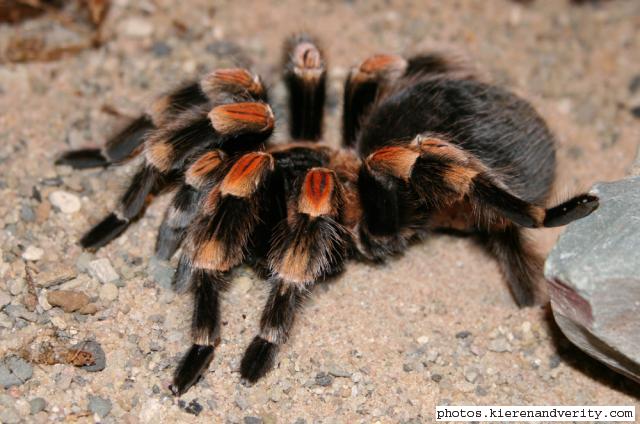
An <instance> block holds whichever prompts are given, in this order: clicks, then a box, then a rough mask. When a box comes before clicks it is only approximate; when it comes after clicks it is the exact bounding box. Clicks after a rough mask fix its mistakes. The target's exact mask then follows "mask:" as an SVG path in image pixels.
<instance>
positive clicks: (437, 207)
mask: <svg viewBox="0 0 640 424" xmlns="http://www.w3.org/2000/svg"><path fill="white" fill-rule="evenodd" d="M359 190H360V195H361V197H362V198H363V209H364V222H363V225H362V227H361V231H363V233H362V234H361V241H362V242H363V245H364V246H365V248H366V251H367V252H368V255H369V256H370V257H373V258H377V257H380V256H384V254H386V253H389V252H393V250H392V249H393V248H394V247H396V249H398V250H402V249H404V247H405V246H403V245H401V244H400V246H399V247H397V245H398V243H399V242H397V241H396V246H394V245H393V244H392V243H391V241H390V240H389V238H390V237H392V236H393V235H394V234H402V230H403V229H411V228H412V227H415V226H416V222H415V220H416V219H420V218H421V216H420V215H421V214H424V216H425V217H428V216H430V215H433V214H436V213H437V212H439V211H441V210H446V209H447V208H449V207H450V206H451V205H452V204H455V205H456V207H457V208H465V205H467V206H466V208H468V209H469V210H470V211H471V213H470V214H468V219H469V222H468V223H467V225H468V226H469V227H471V228H473V229H475V230H476V231H477V232H479V233H480V234H481V235H482V238H483V240H485V244H486V245H487V247H488V248H489V250H490V251H491V252H492V253H493V254H494V255H495V256H496V257H497V259H498V261H499V263H500V265H501V268H502V270H503V273H504V274H505V276H506V279H507V281H508V282H509V285H510V287H511V290H512V292H513V294H514V297H515V299H516V302H517V303H518V304H519V305H521V306H527V305H531V304H532V303H533V301H534V292H535V283H536V282H537V281H540V280H541V277H542V268H541V260H540V259H539V257H538V256H537V254H536V253H535V252H534V251H533V249H532V248H530V247H529V245H528V243H527V242H526V241H525V240H524V238H523V236H522V234H521V230H520V228H518V227H528V228H539V227H549V226H554V225H556V224H557V223H567V222H570V221H572V220H574V219H578V218H581V217H583V216H586V215H588V214H590V213H591V212H593V211H594V210H595V209H596V208H597V207H598V199H597V198H596V197H595V196H592V195H589V194H580V195H578V196H576V197H574V198H572V199H570V200H569V201H567V202H564V203H562V204H560V205H558V206H555V207H552V208H549V209H545V208H544V207H541V206H539V205H536V204H533V203H530V202H528V201H526V200H523V199H521V198H519V197H518V196H516V195H514V194H512V193H511V192H510V191H509V189H508V188H507V186H506V185H505V183H504V182H503V181H502V180H501V179H500V176H499V175H498V174H495V173H493V172H492V171H491V170H490V169H489V167H488V166H487V165H486V164H484V163H483V162H482V161H481V160H480V158H478V157H476V156H475V155H473V154H472V153H470V152H468V151H465V150H463V149H461V148H460V147H458V146H456V145H454V144H452V143H450V142H448V141H446V140H443V139H438V138H434V137H425V136H422V135H420V136H418V137H416V138H415V139H414V140H413V141H412V142H411V144H406V145H403V146H388V147H383V148H381V149H378V150H376V151H374V152H373V153H372V154H370V155H369V156H368V157H367V159H366V161H365V163H364V166H363V167H362V168H361V171H360V178H359ZM374 194H375V197H374ZM367 197H368V200H367ZM376 199H377V200H376ZM416 205H417V207H416ZM380 217H385V219H384V222H380V221H379V220H378V219H379V218H380ZM409 234H411V235H412V234H414V233H409ZM381 240H382V242H380V241H381ZM402 241H403V240H400V242H402ZM404 241H405V243H406V238H405V239H404ZM380 245H382V247H383V248H386V249H387V250H386V251H385V250H382V251H381V249H382V248H381V247H380Z"/></svg>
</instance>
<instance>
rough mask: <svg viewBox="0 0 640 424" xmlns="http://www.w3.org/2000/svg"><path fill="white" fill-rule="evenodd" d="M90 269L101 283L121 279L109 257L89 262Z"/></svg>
mask: <svg viewBox="0 0 640 424" xmlns="http://www.w3.org/2000/svg"><path fill="white" fill-rule="evenodd" d="M88 270H89V274H91V276H92V277H93V278H95V279H96V280H98V281H100V282H101V283H105V284H106V283H113V282H114V281H118V280H119V279H120V276H119V275H118V273H117V272H116V270H115V269H113V266H112V265H111V261H109V259H107V258H102V259H96V260H95V261H91V262H89V266H88Z"/></svg>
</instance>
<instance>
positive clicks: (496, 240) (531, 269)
mask: <svg viewBox="0 0 640 424" xmlns="http://www.w3.org/2000/svg"><path fill="white" fill-rule="evenodd" d="M479 238H480V241H481V242H482V244H484V246H485V247H486V248H487V250H488V251H489V252H490V253H491V254H492V255H493V256H494V257H495V258H496V259H497V260H498V265H499V266H500V270H501V271H502V273H503V275H504V277H505V279H506V280H507V284H509V288H510V290H511V293H512V295H513V297H514V299H515V301H516V303H517V305H518V306H519V307H525V306H533V305H534V304H535V301H536V289H537V287H538V286H537V284H538V283H539V282H540V281H541V280H542V265H543V262H544V261H543V259H542V257H541V256H540V255H539V254H538V253H537V252H536V251H535V250H534V248H533V246H531V244H530V243H529V241H528V240H527V239H526V237H525V235H524V234H523V233H522V229H520V228H518V227H516V226H515V225H507V226H506V227H505V228H503V229H494V230H491V231H486V230H479Z"/></svg>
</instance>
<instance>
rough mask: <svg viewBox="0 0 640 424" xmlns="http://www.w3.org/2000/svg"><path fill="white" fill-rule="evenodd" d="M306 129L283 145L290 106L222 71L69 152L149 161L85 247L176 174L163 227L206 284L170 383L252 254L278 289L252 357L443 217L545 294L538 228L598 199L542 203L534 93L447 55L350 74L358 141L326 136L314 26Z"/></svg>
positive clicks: (543, 178)
mask: <svg viewBox="0 0 640 424" xmlns="http://www.w3.org/2000/svg"><path fill="white" fill-rule="evenodd" d="M284 57H285V59H284V81H285V84H286V86H287V88H288V95H289V120H290V126H289V131H290V136H291V139H292V142H291V143H290V144H277V145H274V144H271V143H270V142H269V138H270V136H271V133H272V131H273V129H274V125H275V120H274V116H273V113H272V111H271V108H270V107H269V104H268V100H267V92H266V89H265V87H264V85H263V84H262V82H261V80H260V78H259V77H257V76H254V75H253V74H251V73H250V72H249V71H247V70H244V69H219V70H216V71H214V72H212V73H210V74H208V75H206V76H205V77H204V78H202V79H201V80H200V81H198V82H195V83H192V84H188V85H185V86H182V87H181V88H178V89H177V90H175V91H172V92H170V93H169V94H167V95H164V96H162V97H160V98H159V99H158V100H157V101H155V102H154V103H153V105H152V106H151V108H150V109H149V110H148V112H147V113H146V114H145V115H143V116H142V117H140V118H138V119H136V120H135V121H134V122H132V123H131V124H130V125H129V126H128V127H126V128H125V129H124V130H123V131H122V132H120V133H119V134H117V135H116V136H115V137H113V138H112V139H110V140H109V141H108V142H107V144H106V146H105V147H104V148H103V149H101V150H99V149H83V150H76V151H70V152H67V153H65V154H64V155H63V156H62V157H61V158H60V159H59V160H58V163H60V164H68V165H71V166H73V167H75V168H87V167H94V166H108V165H110V164H112V163H117V162H121V161H123V160H125V159H127V158H129V157H131V156H133V155H135V154H137V153H139V152H142V153H143V156H144V158H143V161H142V164H141V165H140V168H139V170H138V172H137V173H136V174H135V176H134V177H133V179H132V181H131V183H130V185H129V188H128V189H127V190H126V192H125V193H124V195H123V196H122V199H121V201H120V206H119V207H118V209H117V210H116V211H114V212H113V213H111V214H109V215H108V216H107V217H106V218H105V219H104V220H103V221H102V222H100V223H99V224H97V225H96V226H95V227H93V229H91V230H90V231H89V232H88V233H87V234H86V235H85V236H84V237H83V238H82V240H81V244H82V246H84V247H85V248H88V249H96V248H99V247H100V246H103V245H104V244H106V243H108V242H109V241H111V240H113V239H114V238H115V237H117V236H118V235H119V234H120V233H122V232H123V231H124V230H125V229H126V228H127V226H128V225H129V224H130V223H131V222H133V221H134V220H136V219H137V218H139V217H140V216H141V215H142V214H143V212H144V208H145V205H146V204H147V203H148V201H149V199H151V198H152V197H153V196H154V195H157V194H159V193H161V192H163V191H166V190H168V189H173V188H176V189H177V191H176V193H175V195H174V198H173V202H172V204H171V206H170V207H169V209H168V210H167V212H166V215H165V218H164V221H163V223H162V225H161V227H160V233H159V235H158V239H157V245H156V254H157V255H158V256H159V257H160V258H164V259H168V258H170V257H171V256H172V255H173V254H174V253H175V252H176V250H177V249H178V248H179V247H180V246H181V245H182V255H181V258H180V261H179V265H178V270H177V272H176V278H175V283H174V284H175V289H176V290H177V291H179V292H184V291H190V292H191V293H192V294H193V297H194V303H195V304H194V311H193V327H192V337H193V344H192V346H191V348H190V349H189V350H188V352H187V353H186V354H185V356H184V357H183V359H182V361H181V363H180V364H179V365H178V368H177V370H176V373H175V377H174V382H173V385H172V387H171V389H172V391H173V392H174V393H175V394H176V395H179V394H182V393H184V392H185V391H186V390H187V389H188V388H189V387H190V386H191V385H193V384H194V383H195V382H196V381H197V380H198V378H199V377H200V376H201V375H202V373H203V372H204V371H206V369H207V367H208V365H209V363H210V361H211V359H212V357H213V351H214V341H215V340H216V338H217V337H218V333H219V331H220V316H219V302H220V294H221V292H222V291H223V290H224V289H225V288H226V287H227V286H228V281H227V280H226V275H227V274H228V272H229V271H230V270H231V269H232V268H233V267H235V266H237V265H240V264H242V263H248V264H250V265H252V266H254V267H256V268H257V269H258V270H260V273H261V275H264V276H265V278H268V282H269V284H270V286H271V292H270V294H269V296H268V300H267V302H266V305H265V307H264V311H263V313H262V318H261V321H260V333H259V334H258V335H257V336H255V338H254V339H253V341H252V342H251V343H250V345H249V347H248V348H247V350H246V353H245V355H244V358H243V359H242V362H241V367H240V372H241V375H242V377H243V378H245V379H246V380H248V381H256V380H257V379H259V378H260V377H262V376H263V375H264V374H265V373H266V372H267V371H268V370H269V369H270V367H271V366H272V364H273V361H274V357H275V354H276V351H277V350H278V347H279V346H280V345H282V344H283V343H284V342H285V341H286V340H287V337H288V335H289V332H290V329H291V326H292V324H293V321H294V315H295V313H296V310H297V309H298V307H299V305H300V304H301V302H302V300H303V298H304V296H305V294H306V293H307V292H308V291H309V290H310V288H311V287H312V286H313V285H314V283H316V282H317V281H318V280H320V279H322V278H325V277H327V276H330V275H333V274H335V273H337V272H339V271H340V270H341V269H342V266H343V264H344V262H345V261H346V260H347V259H350V258H356V259H363V260H373V261H380V260H383V259H384V258H385V257H388V256H390V255H393V254H396V253H399V252H402V251H403V250H405V249H406V248H407V246H408V244H409V242H410V241H412V240H415V239H418V238H420V237H421V236H423V235H424V234H426V232H427V231H429V230H433V229H439V228H445V229H446V228H449V229H455V230H462V231H465V232H467V233H472V234H476V235H478V236H480V237H479V238H480V240H481V241H482V242H483V243H484V244H485V245H486V246H487V248H488V249H489V251H490V252H492V253H493V254H494V255H495V257H496V258H497V260H498V262H499V264H500V266H501V268H502V271H503V272H504V275H505V277H506V279H507V282H508V283H509V286H510V288H511V291H512V292H513V295H514V297H515V299H516V302H517V303H518V304H519V305H521V306H524V305H531V304H532V303H533V302H534V297H535V285H536V282H537V281H538V280H539V279H541V277H542V272H541V264H542V261H541V258H540V257H539V256H538V255H537V254H536V253H535V252H534V250H532V248H531V246H530V245H529V244H528V243H527V241H526V239H525V238H524V237H523V234H522V229H521V228H522V227H528V228H536V227H554V226H559V225H564V224H567V223H568V222H570V221H573V220H575V219H578V218H581V217H583V216H586V215H588V214H589V213H591V212H592V211H593V210H594V209H595V208H596V207H597V206H598V199H597V198H596V197H594V196H591V195H589V194H581V195H578V196H576V197H574V198H572V199H570V200H568V201H566V202H564V203H562V204H560V205H558V206H555V207H552V208H549V209H545V207H544V206H543V205H544V204H545V201H546V200H547V197H548V195H549V191H550V188H551V185H552V183H553V180H554V171H555V148H554V140H553V136H552V135H551V133H550V132H549V130H548V129H547V127H546V125H545V123H544V121H543V120H542V119H541V118H540V117H539V116H538V114H537V113H536V112H535V111H534V109H533V108H532V107H531V106H530V105H529V104H528V103H527V102H525V101H524V100H522V99H520V98H518V97H516V96H515V95H513V94H511V93H509V92H507V91H505V90H503V89H501V88H498V87H495V86H492V85H489V84H486V83H483V82H481V81H479V80H478V79H477V78H475V77H474V76H473V74H472V73H471V72H469V71H468V70H467V69H466V68H465V67H463V66H461V65H459V64H458V63H457V62H456V61H452V60H450V59H448V58H447V57H445V56H443V55H440V54H435V53H428V54H424V55H420V56H416V57H412V58H410V59H404V58H402V57H400V56H396V55H375V56H372V57H370V58H368V59H367V60H365V61H364V62H363V63H362V64H361V65H360V66H359V67H358V68H355V69H353V70H352V71H351V72H350V74H349V76H348V78H347V81H346V84H345V87H344V110H343V140H342V143H343V148H341V149H332V148H329V147H327V146H323V145H321V144H318V143H317V142H318V141H319V140H320V139H321V137H322V119H323V109H324V101H325V90H326V72H327V71H326V68H325V60H324V57H323V53H322V51H321V50H320V49H319V47H318V46H317V44H316V42H315V41H314V40H313V39H312V38H311V37H309V36H304V35H303V36H295V37H292V38H291V39H290V40H289V41H288V42H287V44H286V47H285V56H284Z"/></svg>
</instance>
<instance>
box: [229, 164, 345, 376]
mask: <svg viewBox="0 0 640 424" xmlns="http://www.w3.org/2000/svg"><path fill="white" fill-rule="evenodd" d="M341 207H342V188H341V186H340V183H339V182H338V180H337V178H336V175H335V174H334V173H333V171H330V170H328V169H325V168H313V169H311V170H310V171H308V172H307V174H306V176H305V178H304V181H303V183H302V185H301V187H300V188H299V190H296V193H294V194H293V195H292V196H291V198H290V202H289V212H288V217H287V219H285V220H283V221H282V222H281V223H280V225H279V227H278V228H277V229H276V233H275V235H274V237H273V239H272V242H273V245H272V248H271V251H270V253H269V262H270V268H271V272H272V275H273V277H272V278H271V280H270V283H271V293H270V294H269V298H268V300H267V303H266V305H265V307H264V310H263V312H262V317H261V319H260V333H259V334H258V335H257V336H255V337H254V339H253V341H252V342H251V344H250V345H249V346H248V347H247V350H246V352H245V354H244V357H243V358H242V363H241V365H240V373H241V375H242V377H243V378H244V379H246V380H248V381H249V382H255V381H257V380H258V379H259V378H261V377H262V376H263V375H265V374H266V373H267V372H268V371H269V370H270V368H271V367H272V365H273V361H274V358H275V355H276V353H277V350H278V348H279V347H280V346H281V345H282V344H284V343H285V342H286V340H287V339H288V337H289V332H290V329H291V327H292V325H293V322H294V316H295V313H296V310H297V309H298V307H299V306H300V305H301V303H302V300H303V298H304V297H305V295H306V293H307V292H308V291H309V290H310V288H311V287H312V286H313V285H314V284H315V282H316V281H317V280H318V279H320V278H322V277H325V276H327V275H332V274H335V273H336V272H339V271H340V270H341V269H342V265H343V262H344V260H345V259H346V257H347V251H348V246H349V243H350V240H351V238H350V234H349V232H348V231H347V230H346V228H345V227H344V226H343V225H342V224H340V221H341V211H340V210H341Z"/></svg>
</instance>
